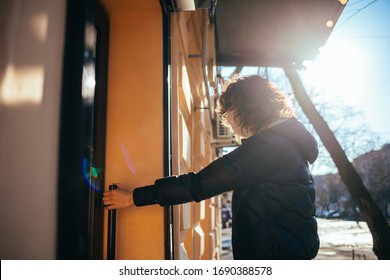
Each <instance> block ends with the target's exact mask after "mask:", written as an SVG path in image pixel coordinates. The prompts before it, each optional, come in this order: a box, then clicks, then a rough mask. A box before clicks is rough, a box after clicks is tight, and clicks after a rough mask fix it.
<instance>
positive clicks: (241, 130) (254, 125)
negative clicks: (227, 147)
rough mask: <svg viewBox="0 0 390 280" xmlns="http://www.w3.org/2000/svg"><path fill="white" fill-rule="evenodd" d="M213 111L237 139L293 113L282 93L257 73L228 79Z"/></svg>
mask: <svg viewBox="0 0 390 280" xmlns="http://www.w3.org/2000/svg"><path fill="white" fill-rule="evenodd" d="M216 112H217V114H218V115H219V116H220V117H221V119H222V122H223V123H224V124H225V125H226V126H228V127H230V128H231V129H232V130H233V131H234V133H235V134H236V135H238V136H239V137H241V138H245V137H247V136H250V135H253V134H255V133H257V132H259V131H261V130H262V129H265V128H267V127H268V126H269V125H270V124H271V123H273V122H275V121H277V120H279V119H281V118H289V117H292V116H293V115H294V112H293V109H292V107H291V105H290V104H289V102H288V100H287V99H286V98H285V96H284V95H283V94H282V92H281V91H280V90H279V89H278V88H277V87H275V86H274V85H273V84H272V83H270V82H269V81H268V80H266V79H264V78H261V77H259V76H247V77H241V78H237V79H233V80H232V81H229V83H228V85H227V87H226V89H225V90H224V91H223V92H222V94H221V95H220V96H219V98H218V101H217V108H216ZM232 121H234V123H232Z"/></svg>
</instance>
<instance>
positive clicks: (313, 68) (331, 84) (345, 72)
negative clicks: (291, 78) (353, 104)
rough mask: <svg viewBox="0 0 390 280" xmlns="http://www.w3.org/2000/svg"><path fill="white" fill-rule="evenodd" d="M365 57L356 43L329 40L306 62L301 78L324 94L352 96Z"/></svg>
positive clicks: (355, 90) (360, 81)
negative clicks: (315, 58) (314, 56)
mask: <svg viewBox="0 0 390 280" xmlns="http://www.w3.org/2000/svg"><path fill="white" fill-rule="evenodd" d="M363 60H364V58H363V56H362V52H360V51H359V50H358V49H357V48H356V46H354V45H352V44H348V43H347V42H346V41H342V40H337V39H333V40H329V41H328V43H327V44H326V45H325V47H323V48H322V49H321V50H320V55H319V57H318V59H317V60H315V61H313V62H307V63H305V66H306V70H305V71H304V72H303V75H304V79H305V81H306V82H308V83H309V85H311V86H313V87H315V88H317V89H318V90H322V91H324V92H325V93H326V94H330V95H334V96H339V95H340V96H343V97H344V98H345V99H348V98H349V99H353V96H354V94H355V93H356V92H358V90H357V89H359V88H360V87H361V83H362V81H363V77H364V76H363V65H364V61H363Z"/></svg>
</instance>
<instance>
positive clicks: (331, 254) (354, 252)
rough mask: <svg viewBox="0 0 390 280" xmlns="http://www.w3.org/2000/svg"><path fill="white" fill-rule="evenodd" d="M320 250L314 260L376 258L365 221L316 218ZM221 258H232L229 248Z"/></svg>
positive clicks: (225, 233) (228, 231)
mask: <svg viewBox="0 0 390 280" xmlns="http://www.w3.org/2000/svg"><path fill="white" fill-rule="evenodd" d="M318 233H319V236H320V241H321V245H320V250H319V252H318V255H317V257H316V258H315V260H352V259H355V260H376V259H377V257H376V256H375V254H374V252H373V251H372V236H371V233H370V231H369V229H368V227H367V224H366V223H365V222H359V225H358V224H357V223H356V222H353V221H342V220H326V219H318ZM230 237H231V229H223V230H222V240H229V239H230ZM221 259H222V260H232V259H233V254H232V252H231V250H222V255H221Z"/></svg>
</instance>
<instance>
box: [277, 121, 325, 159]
mask: <svg viewBox="0 0 390 280" xmlns="http://www.w3.org/2000/svg"><path fill="white" fill-rule="evenodd" d="M270 130H273V131H276V132H278V133H280V134H282V135H283V136H284V137H286V138H287V139H289V140H290V141H291V142H292V143H293V144H294V145H295V146H296V147H297V148H298V150H299V151H300V152H301V154H302V155H303V156H304V157H305V158H306V159H307V161H308V162H310V164H312V163H313V162H314V161H315V160H316V159H317V157H318V144H317V141H316V140H315V139H314V137H313V135H312V134H311V133H310V132H309V131H308V130H307V129H306V127H305V126H304V125H303V124H302V123H301V122H299V121H298V120H297V119H296V118H295V117H292V118H291V119H289V120H287V121H285V122H283V123H281V124H278V125H276V126H274V127H272V128H270Z"/></svg>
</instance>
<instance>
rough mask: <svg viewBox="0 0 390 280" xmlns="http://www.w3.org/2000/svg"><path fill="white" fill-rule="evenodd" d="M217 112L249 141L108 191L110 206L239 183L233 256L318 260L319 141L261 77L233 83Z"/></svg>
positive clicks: (195, 197)
mask: <svg viewBox="0 0 390 280" xmlns="http://www.w3.org/2000/svg"><path fill="white" fill-rule="evenodd" d="M216 111H217V113H218V115H219V116H220V117H221V118H222V120H223V122H224V123H225V124H226V125H227V126H229V127H230V129H231V130H232V131H233V133H234V134H235V137H236V139H237V140H238V141H239V142H242V144H241V145H240V146H239V147H238V148H236V149H235V150H234V151H232V152H230V153H229V154H227V155H225V156H223V157H221V158H219V159H217V160H215V161H214V162H212V163H210V164H209V165H208V166H207V167H205V168H204V169H202V170H200V171H199V172H198V173H194V172H191V173H188V174H182V175H180V176H172V177H167V178H161V179H158V180H156V181H155V183H154V184H153V185H150V186H144V187H140V188H136V189H135V190H134V191H133V192H130V191H127V190H125V189H123V188H121V187H120V185H119V188H118V189H117V190H112V191H106V192H105V193H104V198H103V201H104V204H105V205H106V208H107V209H118V208H125V207H130V206H132V205H136V206H144V205H151V204H160V205H161V206H166V205H176V204H181V203H186V202H190V201H196V202H199V201H201V200H204V199H207V198H210V197H213V196H215V195H218V194H221V193H223V192H226V191H231V190H233V200H232V212H233V223H232V243H233V256H234V259H313V258H314V257H315V256H316V255H317V252H318V249H319V238H318V234H317V222H316V219H315V216H314V215H315V206H314V200H315V190H314V183H313V179H312V176H311V174H310V171H309V169H308V164H309V163H313V162H314V161H315V160H316V158H317V156H318V148H317V142H316V141H315V139H314V138H313V136H312V135H311V134H310V133H309V132H308V131H307V129H306V128H305V127H304V126H303V125H302V124H301V123H300V122H299V121H298V120H297V119H296V118H295V117H294V112H293V109H292V108H291V106H290V105H289V103H288V102H287V100H286V98H285V97H284V96H283V94H282V93H281V92H280V91H279V89H277V88H276V87H275V86H273V85H272V84H271V83H270V82H269V81H267V80H265V79H263V78H261V77H259V76H248V77H244V78H239V79H236V80H234V81H232V82H231V83H229V85H228V86H227V87H226V89H225V90H224V91H223V93H222V94H221V96H220V97H219V99H218V102H217V110H216Z"/></svg>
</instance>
